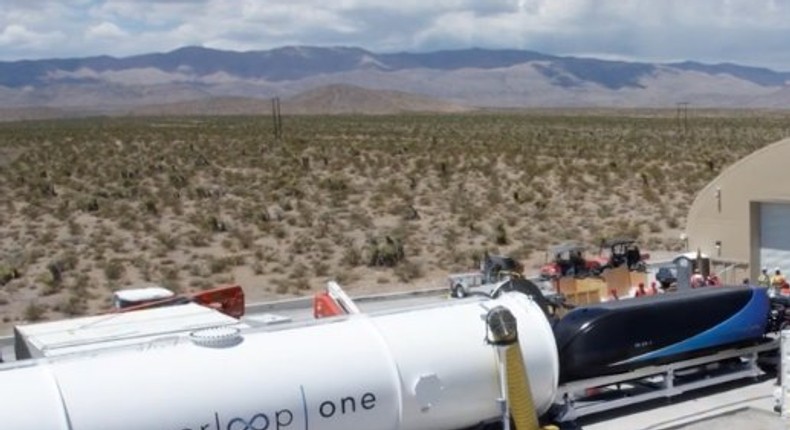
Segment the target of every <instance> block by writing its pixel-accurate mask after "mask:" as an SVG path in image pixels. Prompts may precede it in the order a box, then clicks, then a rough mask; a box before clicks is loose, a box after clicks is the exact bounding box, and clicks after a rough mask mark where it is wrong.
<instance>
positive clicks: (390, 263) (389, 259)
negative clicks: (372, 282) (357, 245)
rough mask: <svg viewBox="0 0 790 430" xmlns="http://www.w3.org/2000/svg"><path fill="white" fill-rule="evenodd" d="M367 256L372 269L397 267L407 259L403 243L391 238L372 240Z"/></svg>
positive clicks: (370, 240) (373, 238)
mask: <svg viewBox="0 0 790 430" xmlns="http://www.w3.org/2000/svg"><path fill="white" fill-rule="evenodd" d="M367 255H368V259H367V260H368V266H372V267H395V266H397V265H398V264H399V263H400V262H402V261H403V260H404V259H405V258H406V253H405V252H404V250H403V244H402V243H401V241H400V240H399V239H395V238H392V237H391V236H385V237H384V238H383V239H378V238H375V237H372V238H370V239H369V240H368V247H367Z"/></svg>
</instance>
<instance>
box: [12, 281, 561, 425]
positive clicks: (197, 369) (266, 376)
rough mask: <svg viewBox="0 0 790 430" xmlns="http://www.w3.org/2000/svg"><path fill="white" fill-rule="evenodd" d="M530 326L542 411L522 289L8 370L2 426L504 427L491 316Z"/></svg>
mask: <svg viewBox="0 0 790 430" xmlns="http://www.w3.org/2000/svg"><path fill="white" fill-rule="evenodd" d="M496 305H503V306H506V307H507V308H508V309H510V310H511V312H513V314H514V315H515V316H516V318H517V320H518V332H519V333H520V344H521V348H522V354H523V357H524V361H525V365H526V368H527V372H528V376H529V380H530V382H531V392H532V397H533V399H534V402H535V407H536V409H537V411H538V412H539V413H542V412H544V411H546V410H547V409H548V407H549V406H550V405H551V403H552V401H553V399H554V395H555V394H556V390H557V381H558V376H559V375H558V374H559V364H558V359H557V351H556V346H555V343H554V337H553V334H552V331H551V327H550V326H549V324H548V321H547V320H546V318H545V317H544V315H543V314H542V312H541V310H540V308H539V307H538V306H537V305H535V304H534V303H533V302H532V301H531V300H530V299H529V298H527V297H526V296H523V295H521V294H517V293H510V294H506V295H504V296H502V297H500V298H499V299H497V300H481V301H464V302H458V303H455V304H448V305H441V306H438V307H433V308H422V309H414V310H404V311H400V312H392V313H388V314H381V315H372V316H369V315H354V316H350V317H347V318H337V319H334V320H331V319H330V320H326V321H324V322H320V323H316V324H310V325H302V326H298V325H295V326H291V327H286V328H281V329H279V330H276V331H271V329H268V330H260V329H252V330H248V331H242V332H241V333H239V334H233V333H230V334H229V336H231V337H233V336H241V337H240V338H236V339H235V340H233V339H230V340H232V341H229V342H214V341H212V342H208V343H206V342H194V341H193V340H190V338H189V337H188V336H184V337H182V338H180V339H179V340H178V341H170V342H153V343H151V342H149V343H146V344H144V345H139V347H135V348H128V347H126V348H122V349H118V350H116V351H104V352H96V353H82V354H80V355H74V356H68V357H61V358H56V359H50V360H49V361H38V362H36V363H35V364H34V365H26V366H22V367H20V366H19V365H16V366H9V365H6V367H5V368H2V370H0V417H2V421H3V426H4V427H5V428H12V429H15V430H33V429H35V430H40V429H51V430H56V429H73V430H106V429H130V430H131V429H134V430H140V429H161V430H311V429H312V430H341V429H342V430H369V429H377V430H386V429H393V430H412V429H413V430H417V429H425V430H428V429H447V430H451V429H459V428H464V427H468V426H472V425H475V424H477V423H480V422H482V421H492V420H496V419H497V417H498V416H499V414H500V408H499V405H498V403H497V399H498V397H499V396H500V390H499V384H498V374H497V358H496V351H495V350H494V348H492V347H491V346H490V345H488V344H487V343H486V340H485V336H486V323H485V315H486V313H487V311H488V309H490V308H492V307H494V306H496Z"/></svg>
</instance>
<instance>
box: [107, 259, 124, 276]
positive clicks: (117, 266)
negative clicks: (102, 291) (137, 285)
mask: <svg viewBox="0 0 790 430" xmlns="http://www.w3.org/2000/svg"><path fill="white" fill-rule="evenodd" d="M103 269H104V276H105V277H106V278H107V280H109V281H118V280H120V279H121V278H123V276H124V274H126V266H125V265H124V263H123V261H121V260H119V259H117V258H114V259H112V260H110V261H107V262H106V263H105V264H104V267H103Z"/></svg>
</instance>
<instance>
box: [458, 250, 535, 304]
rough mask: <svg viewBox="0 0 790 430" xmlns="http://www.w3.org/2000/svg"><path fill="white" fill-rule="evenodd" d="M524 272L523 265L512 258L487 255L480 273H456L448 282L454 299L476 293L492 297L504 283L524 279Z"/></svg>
mask: <svg viewBox="0 0 790 430" xmlns="http://www.w3.org/2000/svg"><path fill="white" fill-rule="evenodd" d="M523 270H524V268H523V266H522V265H521V263H519V262H518V261H516V260H514V259H513V258H511V257H508V256H502V255H489V254H486V255H485V256H483V259H482V260H481V261H480V271H478V272H466V273H454V274H451V275H449V276H448V277H447V280H448V283H449V286H450V293H451V295H452V296H453V297H457V298H461V297H466V296H468V295H470V294H475V293H479V294H485V295H490V294H491V292H492V291H493V290H494V289H495V288H496V286H497V285H498V284H499V283H501V282H502V281H506V280H508V279H510V278H512V277H514V276H515V277H522V276H523Z"/></svg>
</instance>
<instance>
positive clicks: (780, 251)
mask: <svg viewBox="0 0 790 430" xmlns="http://www.w3.org/2000/svg"><path fill="white" fill-rule="evenodd" d="M760 266H762V267H767V268H768V270H769V274H770V275H773V270H774V268H776V267H778V268H780V269H781V270H782V274H783V275H785V276H787V275H788V273H789V272H790V204H787V203H762V204H761V205H760Z"/></svg>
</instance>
